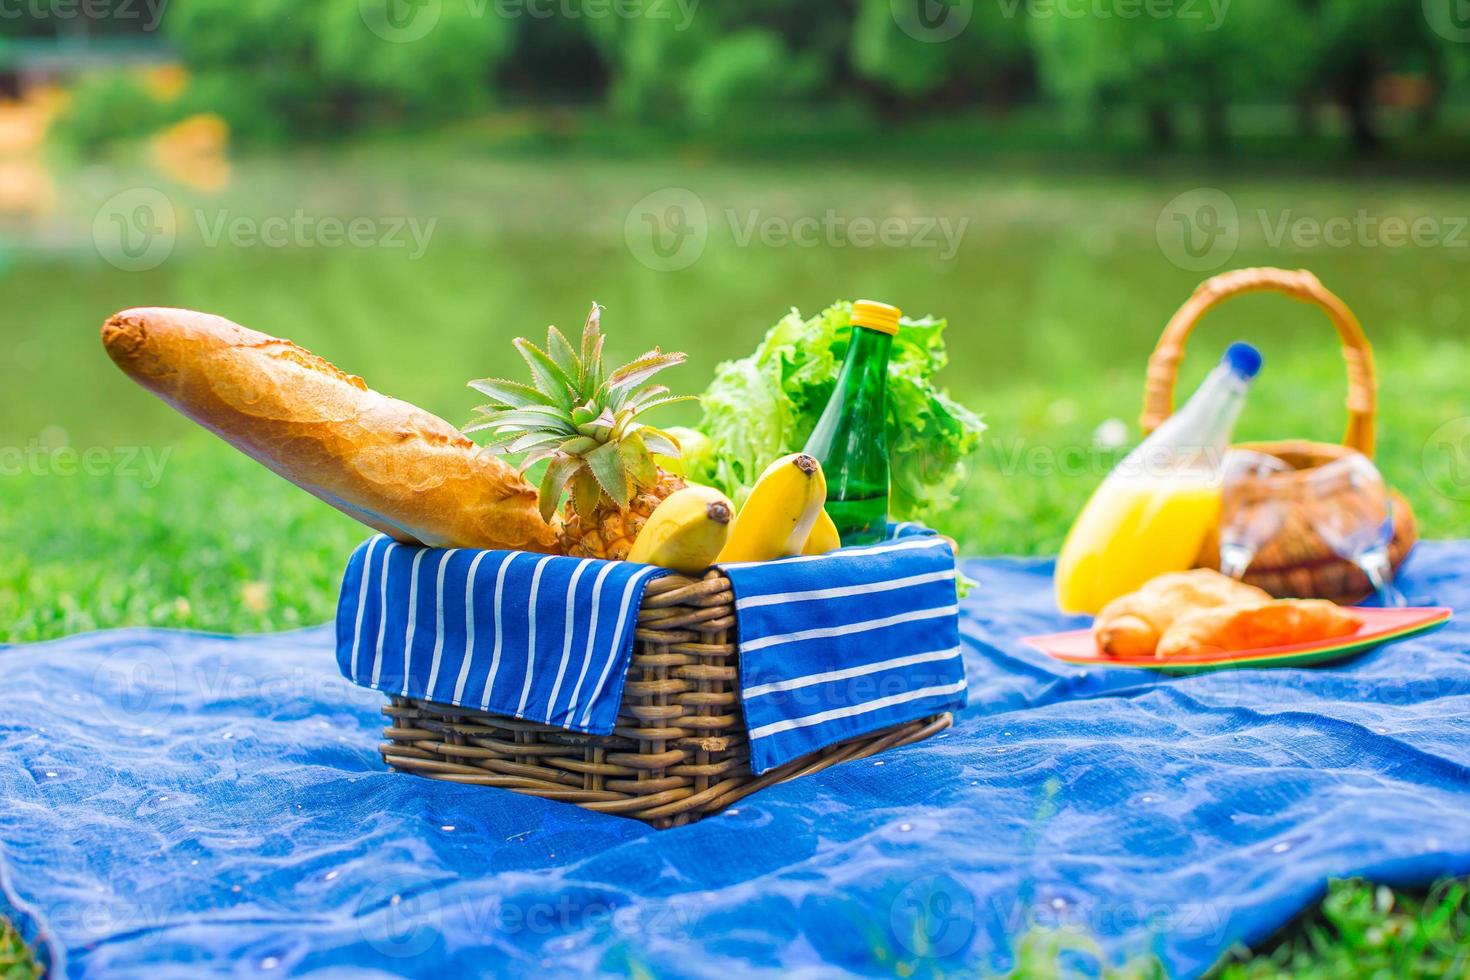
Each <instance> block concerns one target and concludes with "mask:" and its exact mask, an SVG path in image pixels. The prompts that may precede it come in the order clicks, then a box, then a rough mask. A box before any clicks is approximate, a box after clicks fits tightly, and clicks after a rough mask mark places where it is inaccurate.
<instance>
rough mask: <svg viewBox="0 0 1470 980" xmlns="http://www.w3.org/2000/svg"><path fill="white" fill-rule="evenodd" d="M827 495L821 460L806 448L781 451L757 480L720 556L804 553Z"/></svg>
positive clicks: (762, 557)
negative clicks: (786, 451) (805, 450)
mask: <svg viewBox="0 0 1470 980" xmlns="http://www.w3.org/2000/svg"><path fill="white" fill-rule="evenodd" d="M826 500H827V480H826V478H825V477H823V476H822V465H821V464H820V463H818V462H817V461H816V459H815V458H813V457H811V456H808V455H807V454H805V453H792V454H791V455H790V456H782V457H781V458H780V459H778V460H776V461H775V462H774V463H772V464H771V465H770V466H767V467H766V471H765V472H764V473H762V474H761V476H760V479H759V480H757V481H755V486H754V487H752V488H751V491H750V496H749V497H748V498H747V499H746V501H745V506H744V507H742V508H740V514H739V515H738V516H737V517H736V518H735V526H734V527H732V528H731V529H730V541H729V543H727V544H726V545H725V550H724V551H721V552H720V557H719V560H720V561H722V562H724V561H770V560H771V559H773V558H785V557H787V556H788V555H796V554H800V553H801V549H802V546H803V545H804V544H806V540H807V537H808V536H809V535H810V534H811V533H812V527H813V525H815V524H816V522H817V515H818V514H820V513H821V512H822V504H824V503H825V502H826Z"/></svg>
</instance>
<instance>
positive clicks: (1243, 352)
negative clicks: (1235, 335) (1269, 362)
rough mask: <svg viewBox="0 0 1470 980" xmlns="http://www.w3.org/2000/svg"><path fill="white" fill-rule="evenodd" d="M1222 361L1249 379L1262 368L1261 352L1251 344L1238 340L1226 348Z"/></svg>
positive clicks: (1246, 379) (1239, 374)
mask: <svg viewBox="0 0 1470 980" xmlns="http://www.w3.org/2000/svg"><path fill="white" fill-rule="evenodd" d="M1220 363H1221V364H1224V365H1226V366H1227V367H1229V368H1230V370H1232V371H1234V372H1235V373H1236V374H1237V375H1238V376H1239V377H1240V378H1241V379H1242V380H1245V381H1249V380H1250V379H1251V378H1254V377H1255V376H1256V375H1257V374H1258V373H1259V372H1260V370H1261V352H1260V351H1258V350H1256V349H1255V348H1254V347H1252V346H1251V345H1250V344H1247V343H1244V342H1242V341H1239V340H1237V341H1236V342H1235V343H1233V344H1231V345H1230V346H1229V347H1227V348H1225V356H1224V357H1222V358H1220Z"/></svg>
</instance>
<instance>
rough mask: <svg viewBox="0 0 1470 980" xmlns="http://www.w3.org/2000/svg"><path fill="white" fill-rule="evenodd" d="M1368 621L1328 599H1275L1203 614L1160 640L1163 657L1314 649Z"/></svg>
mask: <svg viewBox="0 0 1470 980" xmlns="http://www.w3.org/2000/svg"><path fill="white" fill-rule="evenodd" d="M1362 625H1363V619H1362V617H1361V616H1358V615H1357V614H1356V613H1354V612H1352V611H1351V610H1349V609H1344V608H1343V607H1342V606H1339V605H1336V604H1335V603H1331V602H1328V601H1327V600H1325V599H1274V600H1272V601H1270V602H1256V603H1250V604H1248V605H1237V606H1222V607H1218V608H1215V609H1200V610H1197V611H1195V612H1192V613H1188V614H1186V615H1184V616H1181V617H1179V618H1178V619H1176V620H1175V621H1174V624H1173V625H1172V626H1170V627H1169V629H1168V630H1166V631H1165V633H1164V635H1163V637H1162V638H1161V639H1160V640H1159V646H1158V651H1157V653H1156V654H1155V655H1156V656H1158V657H1172V656H1176V655H1178V654H1181V653H1228V652H1230V651H1232V650H1254V649H1257V648H1259V647H1276V646H1285V645H1287V644H1291V643H1312V642H1315V641H1317V640H1327V639H1332V638H1333V637H1338V636H1347V635H1349V634H1351V633H1355V632H1357V630H1358V627H1360V626H1362Z"/></svg>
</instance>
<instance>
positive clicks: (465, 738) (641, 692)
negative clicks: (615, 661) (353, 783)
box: [380, 571, 952, 828]
mask: <svg viewBox="0 0 1470 980" xmlns="http://www.w3.org/2000/svg"><path fill="white" fill-rule="evenodd" d="M734 627H735V597H734V594H733V592H732V591H731V589H730V581H729V579H727V578H726V577H725V576H724V575H723V574H721V573H720V572H719V571H711V572H708V573H707V574H706V575H705V576H704V577H703V578H699V579H693V578H687V577H684V576H681V575H669V576H666V577H664V578H660V579H657V580H655V581H653V582H650V583H649V585H648V588H647V589H646V591H645V592H644V596H643V604H642V606H641V607H640V608H639V612H638V625H637V631H636V633H635V643H636V647H635V649H634V652H633V657H632V663H631V665H630V666H629V672H628V680H627V684H626V685H625V686H624V688H623V702H622V705H621V707H620V710H619V713H618V721H617V726H616V728H615V729H614V731H613V734H612V735H609V736H598V735H584V734H581V733H578V732H569V731H566V730H564V729H560V728H554V727H552V726H550V725H542V724H537V723H534V722H525V721H520V720H518V719H515V718H507V717H504V716H499V715H491V714H487V713H485V712H482V711H475V710H470V709H465V708H458V707H455V706H453V705H448V704H441V703H437V702H432V701H421V700H417V699H414V698H403V697H394V698H393V699H392V703H391V704H390V705H389V706H388V707H386V708H384V709H383V713H384V714H386V715H388V716H389V718H390V719H391V720H392V721H391V724H390V726H389V727H388V728H386V729H384V731H383V735H384V737H385V738H386V739H388V741H387V742H385V743H384V744H383V745H382V746H380V750H381V751H382V754H383V760H384V761H385V762H386V763H387V764H388V765H389V766H390V767H392V768H393V769H397V770H400V771H403V772H412V773H418V774H420V775H424V776H428V777H430V778H433V779H446V780H450V781H453V782H459V783H473V784H476V785H480V786H495V787H499V788H501V789H508V790H512V791H514V792H517V793H525V794H527V795H529V796H540V797H543V798H546V799H553V800H561V801H563V802H567V803H575V804H577V805H578V806H582V807H586V808H587V809H589V810H597V811H599V812H601V813H612V814H617V815H619V816H624V817H636V818H637V819H639V820H643V821H646V822H648V823H650V824H652V825H653V826H655V827H660V828H666V827H677V826H681V825H683V824H688V823H693V822H694V821H696V820H698V819H699V818H701V817H703V816H705V815H707V814H710V813H714V812H716V811H718V810H722V809H724V808H725V807H727V806H729V805H730V804H731V803H734V802H735V801H736V800H738V799H741V798H742V797H745V796H748V795H750V794H751V793H754V792H755V791H756V790H759V789H762V788H764V787H766V786H769V785H771V784H772V783H778V782H782V781H784V780H787V779H794V778H796V777H797V776H804V775H807V774H808V773H813V772H817V771H819V770H822V769H825V768H827V767H828V766H831V765H835V764H836V763H839V762H845V761H847V760H849V759H861V758H864V757H866V756H870V755H874V754H876V753H878V752H882V751H883V750H885V749H890V748H893V747H895V746H899V745H907V744H909V743H911V742H917V741H919V740H921V739H925V738H928V737H929V736H931V735H933V734H935V733H936V732H940V731H943V730H944V729H945V728H948V727H949V725H950V723H951V721H952V717H951V716H950V715H949V714H940V715H934V716H932V717H929V718H923V719H920V720H918V721H913V722H909V723H907V724H904V725H898V726H894V727H892V728H887V729H884V730H882V731H878V732H874V733H872V734H870V735H865V736H862V737H860V738H855V739H850V740H849V741H846V742H842V743H839V744H837V745H833V746H830V747H828V748H826V749H823V750H822V751H820V752H817V753H814V754H812V755H809V756H806V757H804V758H801V759H797V760H795V761H794V762H790V763H787V764H786V765H784V766H781V767H779V768H777V769H773V770H771V771H770V772H767V773H764V774H762V775H760V776H756V775H755V774H753V773H752V772H751V771H750V746H749V743H748V740H747V738H746V731H745V722H744V718H743V716H742V713H741V709H740V692H739V677H740V670H739V651H738V649H737V646H736V644H735V640H734Z"/></svg>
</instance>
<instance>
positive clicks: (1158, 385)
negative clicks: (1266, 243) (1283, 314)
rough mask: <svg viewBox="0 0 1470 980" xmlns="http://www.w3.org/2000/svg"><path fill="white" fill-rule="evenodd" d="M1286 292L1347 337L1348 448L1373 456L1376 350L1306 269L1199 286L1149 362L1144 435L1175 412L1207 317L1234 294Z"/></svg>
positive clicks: (1264, 271) (1245, 274) (1232, 276)
mask: <svg viewBox="0 0 1470 980" xmlns="http://www.w3.org/2000/svg"><path fill="white" fill-rule="evenodd" d="M1259 292H1275V293H1282V294H1283V295H1286V296H1289V297H1290V298H1292V299H1294V300H1297V301H1299V302H1302V303H1310V304H1312V305H1314V306H1317V307H1318V308H1320V309H1321V310H1322V311H1323V312H1324V313H1326V314H1327V317H1328V319H1330V320H1331V321H1332V325H1333V326H1334V327H1336V328H1337V334H1338V336H1339V337H1340V338H1341V339H1342V356H1343V360H1345V361H1346V362H1347V375H1348V396H1347V410H1348V425H1347V434H1346V435H1344V436H1343V440H1342V441H1343V444H1344V445H1346V446H1347V447H1348V448H1349V449H1356V450H1357V451H1358V452H1360V453H1362V454H1363V455H1365V456H1372V455H1373V419H1374V413H1375V409H1376V398H1375V392H1376V389H1377V387H1378V382H1377V379H1376V377H1375V374H1374V370H1373V347H1372V345H1370V344H1369V343H1368V338H1367V337H1366V336H1365V335H1364V334H1363V328H1362V326H1360V325H1359V323H1358V318H1357V317H1355V316H1353V311H1352V310H1350V309H1348V308H1347V304H1346V303H1344V302H1343V301H1342V300H1340V299H1338V297H1337V296H1336V295H1335V294H1333V293H1332V292H1331V291H1330V290H1329V289H1327V287H1325V286H1323V285H1322V284H1321V283H1320V282H1318V281H1317V277H1316V276H1314V275H1312V274H1311V273H1310V272H1308V271H1307V270H1305V269H1298V270H1296V271H1295V272H1292V271H1290V270H1287V269H1273V268H1259V269H1235V270H1233V271H1231V272H1222V273H1220V275H1218V276H1212V277H1211V278H1209V279H1206V280H1205V281H1204V282H1202V283H1200V285H1199V288H1198V289H1196V290H1195V291H1194V295H1193V296H1191V297H1189V299H1188V300H1187V301H1186V302H1185V304H1184V305H1183V306H1181V307H1179V311H1178V312H1177V313H1175V314H1174V316H1173V317H1172V318H1171V319H1170V320H1169V325H1168V326H1166V327H1165V328H1164V334H1163V336H1161V337H1160V338H1159V343H1158V346H1157V347H1155V348H1154V352H1153V354H1151V355H1150V356H1149V359H1148V381H1147V384H1146V386H1145V389H1144V398H1143V414H1142V415H1141V416H1140V417H1139V423H1140V424H1141V425H1142V426H1143V431H1144V433H1145V434H1147V433H1149V432H1152V431H1153V430H1154V429H1156V428H1158V427H1159V425H1160V424H1161V423H1162V422H1163V421H1164V419H1166V418H1168V417H1169V416H1170V415H1172V414H1173V412H1174V383H1175V381H1176V380H1178V377H1179V361H1180V359H1181V358H1183V356H1184V343H1185V341H1186V340H1188V339H1189V334H1190V332H1191V331H1192V330H1193V329H1194V326H1195V324H1197V323H1199V321H1200V320H1201V319H1203V318H1204V315H1205V314H1206V313H1208V312H1209V311H1210V310H1212V309H1214V308H1215V307H1216V306H1219V305H1220V304H1221V303H1223V302H1225V301H1226V300H1227V299H1230V298H1231V297H1233V296H1240V295H1242V294H1244V293H1259Z"/></svg>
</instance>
